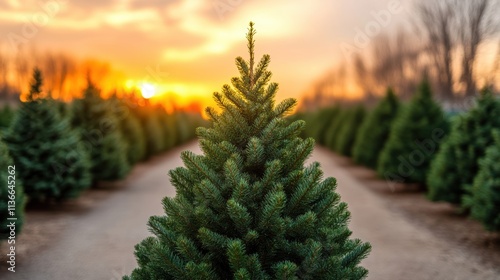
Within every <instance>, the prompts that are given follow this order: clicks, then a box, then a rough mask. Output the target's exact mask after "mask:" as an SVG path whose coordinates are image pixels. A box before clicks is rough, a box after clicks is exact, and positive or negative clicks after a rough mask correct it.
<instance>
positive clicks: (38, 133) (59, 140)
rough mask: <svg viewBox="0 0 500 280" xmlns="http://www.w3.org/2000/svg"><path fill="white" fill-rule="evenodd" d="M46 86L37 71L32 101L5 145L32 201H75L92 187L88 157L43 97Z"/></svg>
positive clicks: (23, 109)
mask: <svg viewBox="0 0 500 280" xmlns="http://www.w3.org/2000/svg"><path fill="white" fill-rule="evenodd" d="M42 85H43V79H42V73H41V72H40V71H39V70H38V69H35V70H34V74H33V81H32V83H31V89H30V93H29V95H28V101H27V102H23V103H22V104H21V106H20V108H19V111H18V113H17V114H16V117H15V118H14V121H13V123H12V125H11V127H10V129H9V131H8V132H7V134H6V135H5V142H6V143H7V145H8V147H9V151H10V154H11V156H12V159H13V160H14V163H15V165H16V175H17V176H16V178H19V179H20V181H21V182H22V184H23V186H24V191H25V193H26V195H27V196H28V197H29V198H30V201H40V202H42V201H47V200H62V199H66V198H74V197H77V196H78V195H80V193H81V192H82V191H83V190H85V189H86V188H88V187H89V185H90V174H89V167H90V162H89V158H88V154H87V153H86V152H85V151H84V148H83V146H82V143H81V142H80V139H79V137H78V134H77V133H75V132H74V131H73V130H71V127H70V124H69V122H68V120H67V119H65V118H62V117H61V114H60V113H59V112H58V110H57V108H55V107H54V106H53V102H51V100H48V99H43V98H41V96H42Z"/></svg>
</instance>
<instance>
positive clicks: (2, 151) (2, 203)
mask: <svg viewBox="0 0 500 280" xmlns="http://www.w3.org/2000/svg"><path fill="white" fill-rule="evenodd" d="M0 159H1V160H0V182H1V184H0V240H1V239H7V238H8V237H9V235H10V229H9V227H8V225H9V224H10V223H11V222H15V225H16V230H15V232H16V233H19V232H20V231H21V229H22V227H23V224H24V204H25V197H24V193H23V188H22V186H21V182H20V181H19V180H15V176H16V174H15V173H16V169H15V166H14V168H12V167H9V166H13V165H14V162H13V161H12V158H11V157H10V155H9V151H8V149H7V146H6V145H5V144H4V143H3V142H2V141H0ZM10 172H12V173H10ZM9 176H13V177H9ZM9 181H10V182H11V183H9ZM12 182H13V183H12ZM9 196H10V198H12V197H13V196H15V199H14V200H13V201H14V202H15V205H13V206H14V207H15V210H13V209H12V207H11V208H10V210H11V211H12V212H11V211H9V201H11V199H10V198H9ZM8 218H15V219H16V220H15V221H12V220H8Z"/></svg>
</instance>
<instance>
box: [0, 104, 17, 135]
mask: <svg viewBox="0 0 500 280" xmlns="http://www.w3.org/2000/svg"><path fill="white" fill-rule="evenodd" d="M14 114H15V111H14V110H13V109H12V108H11V107H10V106H9V105H5V106H4V107H3V109H2V110H0V133H1V132H2V130H6V129H7V128H8V127H9V126H10V124H11V122H12V120H13V119H14Z"/></svg>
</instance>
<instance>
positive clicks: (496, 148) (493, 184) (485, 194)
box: [464, 130, 500, 231]
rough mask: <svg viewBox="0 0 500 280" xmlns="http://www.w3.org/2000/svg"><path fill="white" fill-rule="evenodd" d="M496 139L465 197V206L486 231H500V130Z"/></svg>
mask: <svg viewBox="0 0 500 280" xmlns="http://www.w3.org/2000/svg"><path fill="white" fill-rule="evenodd" d="M495 138H496V141H495V143H494V144H493V145H491V146H490V147H489V148H487V149H486V153H485V156H484V157H483V158H482V159H480V160H479V172H478V174H477V175H476V177H475V178H474V183H473V185H472V187H471V188H470V190H469V194H467V195H465V197H464V204H465V205H466V207H467V208H471V216H472V217H473V218H474V219H477V220H478V221H480V222H482V223H483V224H484V226H485V227H486V229H488V230H491V231H500V164H498V163H499V162H500V130H497V131H496V133H495Z"/></svg>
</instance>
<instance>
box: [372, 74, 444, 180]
mask: <svg viewBox="0 0 500 280" xmlns="http://www.w3.org/2000/svg"><path fill="white" fill-rule="evenodd" d="M447 131H448V123H447V120H446V119H445V117H444V114H443V111H442V110H441V107H439V105H438V104H437V103H435V102H434V101H433V100H432V95H431V89H430V85H429V83H428V82H427V81H424V82H423V83H422V84H421V85H420V87H419V90H418V92H417V94H416V95H415V96H414V97H413V99H412V100H411V102H410V104H408V105H407V107H404V108H403V110H402V112H401V113H400V114H398V116H397V118H396V119H395V120H394V124H393V126H392V129H391V133H390V135H389V139H388V140H387V143H386V145H385V146H384V148H383V150H382V152H381V155H380V160H379V163H378V168H377V171H378V173H379V174H380V176H382V177H384V178H386V179H389V180H391V181H405V182H408V183H419V184H424V183H425V179H426V177H427V173H428V171H429V165H430V162H431V160H432V158H433V157H434V155H435V154H436V151H437V150H438V148H439V145H440V143H441V141H442V138H443V137H444V135H446V133H447Z"/></svg>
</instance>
